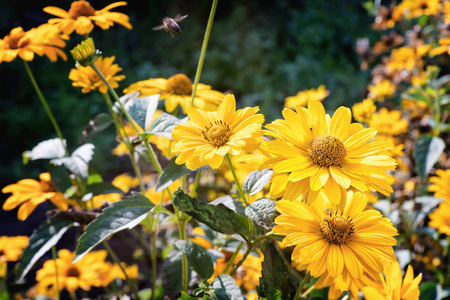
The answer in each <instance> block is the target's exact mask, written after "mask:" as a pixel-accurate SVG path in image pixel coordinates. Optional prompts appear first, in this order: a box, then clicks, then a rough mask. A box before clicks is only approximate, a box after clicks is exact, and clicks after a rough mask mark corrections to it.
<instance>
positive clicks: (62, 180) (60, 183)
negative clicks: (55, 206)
mask: <svg viewBox="0 0 450 300" xmlns="http://www.w3.org/2000/svg"><path fill="white" fill-rule="evenodd" d="M47 170H48V172H49V173H50V178H51V179H52V182H53V185H54V186H55V187H56V189H57V190H58V191H60V192H62V193H64V192H65V191H66V190H67V189H69V188H70V187H72V181H71V180H70V177H69V173H68V172H67V169H66V168H65V167H63V166H56V165H54V164H48V167H47Z"/></svg>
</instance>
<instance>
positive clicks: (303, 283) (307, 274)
mask: <svg viewBox="0 0 450 300" xmlns="http://www.w3.org/2000/svg"><path fill="white" fill-rule="evenodd" d="M310 277H311V273H309V271H308V273H306V276H305V278H303V280H302V283H301V284H300V286H299V287H298V289H297V291H296V292H295V296H294V298H293V299H292V300H297V299H298V297H299V296H300V293H301V292H302V290H303V288H304V287H305V284H306V282H308V280H309V278H310Z"/></svg>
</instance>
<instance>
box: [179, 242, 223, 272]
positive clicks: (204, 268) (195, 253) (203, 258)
mask: <svg viewBox="0 0 450 300" xmlns="http://www.w3.org/2000/svg"><path fill="white" fill-rule="evenodd" d="M175 247H176V248H177V249H178V250H180V251H181V252H183V254H184V255H185V256H186V258H187V260H188V263H189V266H190V267H191V268H192V270H194V271H195V272H197V274H198V275H200V277H201V278H203V279H208V278H209V277H211V276H212V275H213V274H214V265H213V261H212V258H211V256H210V255H209V254H208V252H206V250H205V249H204V248H203V247H201V246H199V245H197V244H195V243H193V242H191V241H184V240H178V241H176V242H175Z"/></svg>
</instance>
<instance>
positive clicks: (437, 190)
mask: <svg viewBox="0 0 450 300" xmlns="http://www.w3.org/2000/svg"><path fill="white" fill-rule="evenodd" d="M436 175H437V176H433V177H430V182H431V183H432V184H431V185H430V186H429V187H428V190H429V191H430V192H434V196H435V197H436V198H444V200H446V201H450V169H448V170H436Z"/></svg>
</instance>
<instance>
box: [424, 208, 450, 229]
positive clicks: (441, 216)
mask: <svg viewBox="0 0 450 300" xmlns="http://www.w3.org/2000/svg"><path fill="white" fill-rule="evenodd" d="M449 211H450V200H446V201H444V202H442V203H441V204H439V208H438V209H436V210H435V211H433V212H432V213H431V214H430V215H429V217H430V222H429V223H428V225H429V226H430V227H433V228H436V229H437V230H438V231H439V232H440V233H443V234H446V235H449V236H450V215H449Z"/></svg>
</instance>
